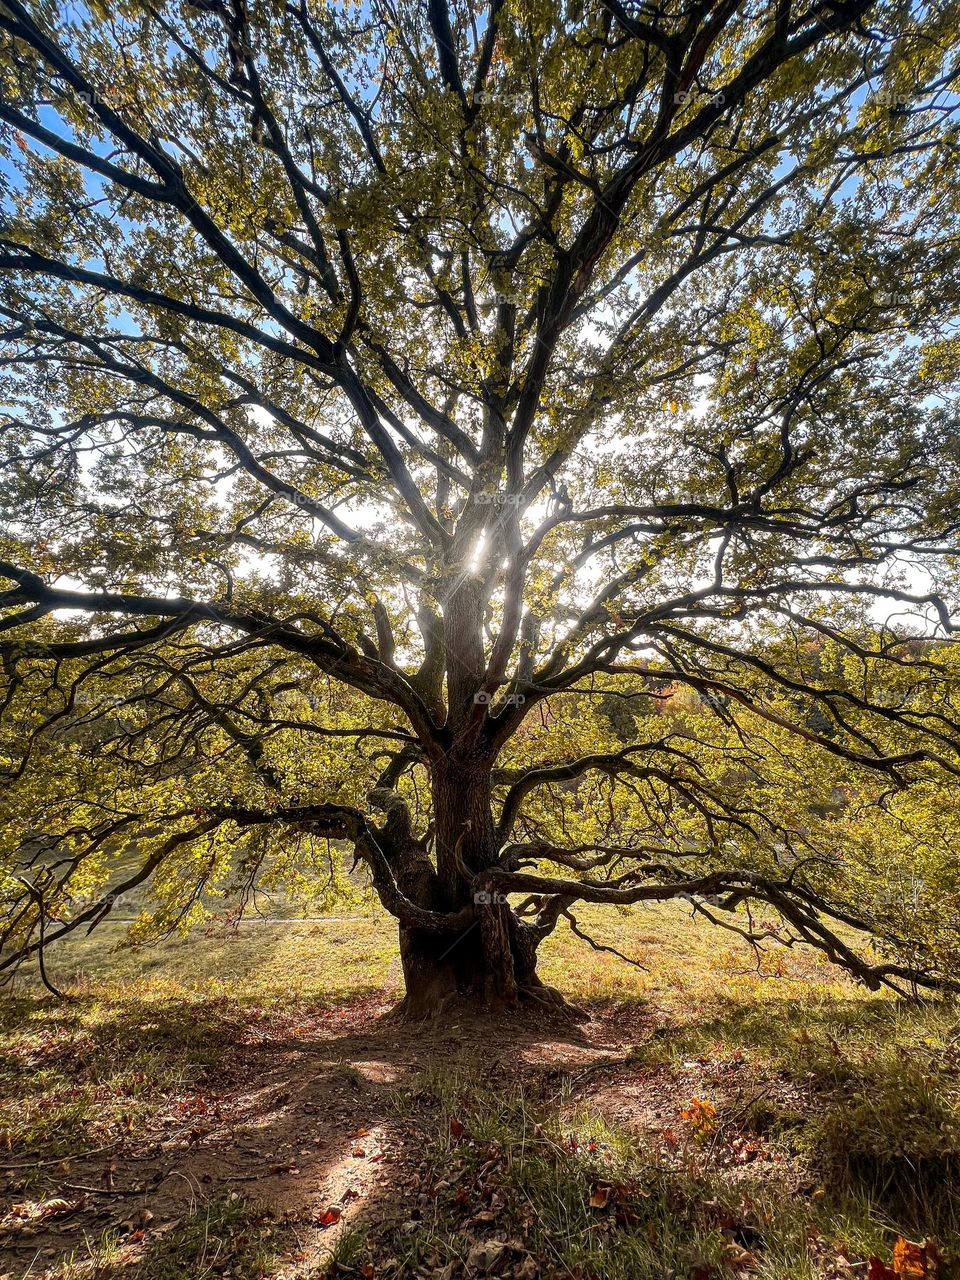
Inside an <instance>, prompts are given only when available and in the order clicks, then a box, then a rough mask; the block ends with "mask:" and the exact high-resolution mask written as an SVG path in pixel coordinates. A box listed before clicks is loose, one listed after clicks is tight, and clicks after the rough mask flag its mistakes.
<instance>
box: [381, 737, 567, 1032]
mask: <svg viewBox="0 0 960 1280" xmlns="http://www.w3.org/2000/svg"><path fill="white" fill-rule="evenodd" d="M432 781H433V825H434V833H435V845H436V870H435V871H434V868H433V865H432V863H431V861H430V859H429V857H428V856H427V854H426V852H425V851H424V850H423V849H421V848H419V846H418V848H417V850H416V852H414V851H412V850H408V851H407V854H406V856H405V857H404V858H403V859H401V860H400V861H399V863H398V864H397V865H396V868H395V874H397V879H398V883H399V884H400V887H401V888H402V889H403V891H404V893H405V894H407V896H409V897H411V898H413V900H414V901H416V902H417V903H418V904H419V905H421V906H425V907H429V908H431V909H432V910H444V911H450V912H455V911H459V910H461V909H462V908H463V907H464V906H467V905H469V906H471V907H472V909H473V918H472V920H471V922H470V923H469V924H467V925H465V926H464V927H463V929H462V930H461V931H460V932H459V933H453V934H450V933H439V934H438V933H430V932H428V931H426V930H422V929H412V928H408V927H406V926H403V925H401V926H400V960H401V964H402V966H403V978H404V985H405V988H406V995H405V996H404V999H403V1001H402V1002H401V1004H400V1005H399V1007H398V1009H397V1010H396V1012H397V1014H398V1015H400V1016H401V1017H403V1018H405V1019H412V1020H417V1021H419V1020H421V1019H425V1018H434V1017H437V1016H439V1015H440V1014H442V1013H443V1012H444V1011H446V1010H448V1009H449V1008H450V1007H451V1006H452V1005H454V1004H461V1005H462V1006H464V1010H465V1011H475V1012H477V1013H479V1012H481V1011H483V1010H488V1009H493V1008H496V1009H503V1008H504V1007H515V1006H517V1005H518V1004H519V1003H520V1001H521V1000H524V999H528V998H529V999H532V1000H534V1001H537V1002H539V1003H542V1004H549V1005H551V1006H554V1007H561V1006H563V1004H564V1001H563V998H562V997H561V996H560V995H559V993H558V992H553V991H551V989H550V988H548V987H545V986H544V985H543V984H542V983H541V981H540V979H539V978H538V977H537V973H536V963H537V960H536V947H537V942H538V941H539V938H538V937H537V936H536V934H535V931H534V930H533V929H531V927H530V926H529V925H527V924H524V923H523V922H522V921H520V920H519V919H518V918H517V916H516V915H515V914H514V912H513V911H512V909H511V907H510V905H509V903H508V902H507V900H506V897H505V896H504V895H502V894H497V893H489V892H485V891H483V890H481V891H479V892H475V890H474V886H473V884H472V883H471V882H472V881H473V879H474V877H475V876H477V875H478V874H481V873H482V872H483V871H484V870H487V869H489V868H490V867H491V866H493V865H494V863H495V862H496V857H497V849H496V847H495V841H494V823H493V813H492V809H491V799H490V793H491V785H490V764H489V762H488V761H485V760H482V759H476V758H470V757H464V756H457V757H455V758H453V757H447V758H445V759H444V760H442V761H441V762H439V764H437V765H435V766H434V770H433V776H432Z"/></svg>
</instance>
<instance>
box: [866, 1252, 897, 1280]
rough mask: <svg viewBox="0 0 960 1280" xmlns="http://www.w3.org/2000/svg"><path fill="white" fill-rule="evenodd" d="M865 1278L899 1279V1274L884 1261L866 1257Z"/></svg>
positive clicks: (874, 1279)
mask: <svg viewBox="0 0 960 1280" xmlns="http://www.w3.org/2000/svg"><path fill="white" fill-rule="evenodd" d="M867 1280H899V1276H898V1275H897V1273H896V1272H895V1271H894V1270H893V1268H892V1267H888V1266H887V1264H886V1263H885V1262H881V1261H880V1259H879V1258H874V1257H871V1258H868V1259H867Z"/></svg>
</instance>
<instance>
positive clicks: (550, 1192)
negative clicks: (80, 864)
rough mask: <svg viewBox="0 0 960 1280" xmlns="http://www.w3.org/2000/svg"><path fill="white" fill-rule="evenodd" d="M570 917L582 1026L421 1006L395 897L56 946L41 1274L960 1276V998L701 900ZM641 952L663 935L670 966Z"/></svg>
mask: <svg viewBox="0 0 960 1280" xmlns="http://www.w3.org/2000/svg"><path fill="white" fill-rule="evenodd" d="M582 923H584V924H585V925H587V926H588V927H589V929H590V932H591V933H592V935H593V936H594V937H595V939H596V940H597V941H598V942H600V943H602V944H604V945H606V946H611V947H615V948H616V949H617V950H619V951H622V952H623V953H624V954H626V955H628V956H630V957H631V958H633V959H634V960H636V961H637V965H630V964H625V963H624V962H623V961H622V960H621V959H619V958H617V957H616V956H614V955H613V954H611V953H609V952H605V951H597V950H593V949H591V948H590V947H588V946H586V945H585V944H584V943H583V942H581V941H580V940H578V939H576V938H574V937H573V936H572V935H571V934H570V933H569V932H568V931H566V930H563V931H558V933H557V934H556V936H555V937H554V938H552V939H551V940H550V942H549V945H548V947H547V948H546V949H545V952H544V955H543V963H542V971H543V974H544V977H545V978H546V979H547V980H548V981H550V982H552V983H554V984H555V985H557V986H559V987H561V988H562V989H563V990H564V991H565V992H566V993H567V994H568V996H569V997H571V998H572V999H573V1000H575V1001H576V1002H577V1003H578V1004H580V1005H581V1006H582V1007H583V1008H585V1009H586V1010H587V1011H588V1012H589V1013H590V1015H591V1016H590V1021H589V1022H588V1023H586V1024H585V1025H584V1026H582V1027H581V1028H577V1029H573V1028H570V1029H568V1030H564V1029H562V1028H560V1029H558V1028H557V1027H556V1026H550V1025H547V1024H540V1023H538V1022H536V1021H534V1022H533V1023H530V1022H529V1020H527V1021H524V1020H522V1019H511V1018H505V1019H503V1020H501V1021H500V1022H498V1023H497V1024H495V1025H493V1026H490V1025H484V1024H481V1025H478V1026H472V1025H460V1024H456V1025H454V1026H451V1027H427V1028H397V1027H396V1026H395V1025H394V1024H391V1023H389V1022H386V1023H384V1022H382V1021H380V1016H381V1015H382V1014H383V1013H384V1012H385V1011H386V1010H387V1009H388V1008H389V1005H390V1003H391V1001H392V1000H393V999H395V998H396V996H397V995H398V994H399V989H400V987H399V978H400V972H399V963H398V958H397V952H396V943H395V937H394V934H393V931H392V929H391V926H390V924H389V922H388V921H387V920H385V919H384V918H383V917H382V916H381V915H379V914H376V913H370V914H367V915H361V916H359V917H357V918H353V919H342V920H330V921H326V922H324V923H322V924H316V923H303V922H291V923H286V924H254V923H249V924H242V925H240V926H239V928H238V929H236V930H233V931H224V930H218V931H217V932H215V933H211V934H209V935H204V934H195V935H192V936H190V937H188V938H185V939H179V940H176V941H170V942H167V943H164V944H161V945H158V946H155V947H152V948H150V949H147V950H129V949H127V950H124V949H122V948H121V949H115V948H114V949H111V946H113V945H114V944H115V943H116V942H118V941H119V940H120V938H121V937H122V934H121V931H120V930H119V929H117V928H116V927H111V928H110V929H109V930H108V929H104V930H102V931H101V932H100V934H99V935H97V936H95V937H94V938H91V939H86V940H84V941H83V942H82V943H75V944H71V945H70V946H69V947H67V946H64V947H62V948H61V950H59V951H54V950H51V953H50V958H49V969H50V973H51V977H53V978H54V980H55V981H56V982H57V983H58V984H59V985H60V986H61V987H62V988H63V989H64V990H65V991H66V993H67V994H68V995H69V996H70V1000H69V1001H68V1002H67V1003H66V1004H61V1003H58V1002H56V1001H55V1000H54V999H53V998H52V997H50V996H49V995H48V994H46V993H43V992H42V991H41V990H40V989H38V988H37V987H36V986H34V985H32V984H31V983H29V982H27V981H25V980H23V979H21V980H20V981H19V985H18V987H17V989H16V990H14V991H13V992H10V993H8V994H7V995H6V996H5V997H4V998H3V1000H2V1001H0V1055H2V1056H0V1094H2V1097H0V1156H2V1157H3V1158H2V1160H0V1188H2V1189H3V1200H2V1205H0V1212H2V1214H3V1217H2V1218H0V1251H2V1258H3V1261H2V1263H0V1275H6V1276H8V1277H9V1278H10V1280H14V1278H16V1280H21V1277H30V1278H31V1280H38V1278H39V1277H44V1278H48V1277H49V1278H51V1280H52V1278H53V1277H56V1278H57V1280H80V1277H85V1276H89V1277H92V1278H93V1280H120V1278H121V1277H130V1278H132V1280H173V1278H174V1277H178V1278H179V1277H187V1278H189V1280H202V1278H206V1277H214V1276H218V1277H219V1276H222V1277H234V1278H237V1277H243V1278H244V1280H253V1278H254V1277H260V1276H268V1275H279V1276H284V1277H320V1276H332V1275H344V1276H361V1277H367V1280H369V1278H370V1277H379V1276H383V1277H394V1276H396V1277H401V1276H403V1277H405V1276H423V1277H435V1278H436V1280H455V1278H456V1277H460V1276H463V1277H468V1276H481V1275H489V1276H509V1277H514V1278H515V1280H533V1278H534V1277H537V1276H546V1277H558V1278H559V1277H573V1278H574V1280H605V1278H607V1277H609V1278H610V1280H632V1278H634V1277H640V1278H641V1280H643V1278H646V1277H649V1278H650V1280H654V1278H657V1280H660V1278H661V1277H677V1280H681V1278H683V1280H722V1278H723V1277H728V1276H730V1277H752V1276H759V1277H761V1278H762V1277H766V1278H768V1280H780V1278H782V1280H827V1278H829V1280H833V1278H840V1277H850V1278H851V1280H852V1278H854V1277H867V1278H868V1280H888V1278H889V1277H892V1276H914V1277H917V1276H939V1277H948V1276H953V1275H957V1274H958V1271H957V1267H956V1264H955V1262H954V1258H955V1257H956V1256H957V1254H958V1251H960V1189H958V1180H960V1012H958V1010H957V1009H956V1008H955V1006H952V1005H945V1004H940V1003H930V1004H926V1005H922V1006H921V1005H909V1004H907V1003H905V1002H902V1001H898V1000H895V999H893V998H891V997H886V996H876V995H872V994H870V993H867V992H864V991H863V990H862V989H861V988H859V987H856V986H855V985H854V984H852V983H850V982H849V981H847V980H846V979H845V978H844V977H843V976H842V975H840V974H839V973H838V971H836V970H835V969H833V968H831V967H830V966H829V965H828V964H827V962H826V961H824V960H823V959H822V958H820V957H818V956H815V955H811V954H803V953H800V952H780V953H774V954H773V955H771V956H769V957H768V958H766V959H765V960H764V962H763V964H762V965H759V966H758V963H757V958H756V957H755V956H754V955H753V953H752V952H751V951H750V950H749V949H748V948H747V947H746V946H745V945H744V944H743V943H741V942H740V941H739V940H738V939H737V938H736V937H735V936H734V935H732V934H728V933H718V932H717V931H716V930H714V929H712V928H710V927H709V926H705V925H703V924H701V923H699V922H696V921H694V920H692V919H691V918H690V917H689V915H688V914H687V913H686V912H685V911H684V910H683V909H682V908H681V907H677V906H670V907H656V908H647V909H643V910H633V911H631V912H628V913H627V912H625V913H623V914H616V913H615V914H603V913H599V912H589V911H584V912H583V915H582ZM639 966H642V967H639Z"/></svg>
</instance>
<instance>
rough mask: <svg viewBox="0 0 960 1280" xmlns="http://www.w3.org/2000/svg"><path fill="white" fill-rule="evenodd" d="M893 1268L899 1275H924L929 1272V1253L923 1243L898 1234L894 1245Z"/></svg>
mask: <svg viewBox="0 0 960 1280" xmlns="http://www.w3.org/2000/svg"><path fill="white" fill-rule="evenodd" d="M893 1269H894V1271H895V1272H896V1273H897V1275H898V1276H912V1277H918V1276H919V1277H922V1276H925V1275H926V1274H927V1253H926V1250H925V1249H924V1247H923V1245H920V1244H914V1243H913V1241H912V1240H907V1239H905V1238H904V1237H903V1236H897V1242H896V1244H895V1245H894V1246H893Z"/></svg>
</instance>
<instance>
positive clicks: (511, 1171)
mask: <svg viewBox="0 0 960 1280" xmlns="http://www.w3.org/2000/svg"><path fill="white" fill-rule="evenodd" d="M543 1086H544V1087H543V1088H541V1089H540V1090H539V1091H538V1089H537V1087H536V1083H535V1082H534V1083H531V1082H529V1081H528V1082H527V1083H526V1085H525V1087H523V1088H522V1089H521V1088H519V1087H517V1088H515V1089H512V1090H508V1091H496V1090H490V1089H489V1088H486V1087H485V1086H484V1084H483V1082H482V1077H481V1076H480V1075H474V1076H473V1077H471V1076H470V1074H469V1072H468V1071H467V1070H465V1069H460V1070H459V1071H458V1070H454V1071H450V1072H447V1073H445V1072H444V1070H443V1069H442V1067H435V1068H434V1069H433V1070H432V1071H430V1072H427V1073H425V1074H424V1075H423V1076H422V1077H421V1078H420V1079H419V1081H418V1082H417V1083H416V1084H415V1085H412V1086H411V1085H408V1086H407V1087H406V1088H405V1089H403V1090H401V1091H398V1094H397V1105H398V1106H399V1107H400V1108H401V1109H404V1108H406V1107H408V1106H410V1105H411V1103H412V1102H413V1101H414V1100H416V1099H419V1100H420V1101H422V1102H423V1101H425V1102H428V1103H432V1104H435V1105H437V1106H438V1107H439V1108H440V1112H441V1120H440V1123H439V1124H438V1125H437V1129H436V1134H435V1137H434V1140H433V1142H432V1143H431V1144H430V1145H429V1146H428V1147H427V1148H426V1149H425V1155H426V1158H427V1161H428V1163H429V1176H428V1177H427V1180H426V1184H427V1185H431V1184H432V1185H431V1191H430V1196H429V1207H428V1208H427V1209H426V1210H424V1212H423V1215H422V1221H420V1222H418V1223H417V1224H416V1226H415V1229H414V1230H406V1231H402V1232H399V1233H396V1234H395V1235H394V1236H392V1237H391V1238H390V1240H389V1241H388V1242H384V1241H382V1240H381V1241H380V1242H378V1248H379V1251H380V1252H381V1253H383V1252H384V1251H386V1252H388V1253H390V1254H391V1255H392V1256H393V1257H395V1258H396V1260H397V1270H396V1274H397V1275H398V1276H400V1275H412V1274H415V1273H417V1270H418V1268H427V1269H428V1273H431V1272H429V1268H443V1267H448V1266H450V1267H453V1268H454V1271H453V1272H452V1274H458V1275H459V1274H461V1272H460V1271H459V1270H458V1269H457V1268H460V1267H462V1266H464V1265H465V1264H466V1263H467V1261H468V1250H469V1240H470V1239H471V1238H472V1236H473V1234H474V1233H475V1232H476V1230H477V1225H476V1224H477V1223H478V1221H482V1222H483V1224H484V1225H483V1226H482V1227H480V1232H481V1235H480V1238H481V1241H482V1240H483V1239H484V1238H486V1239H487V1240H489V1241H493V1242H499V1243H504V1242H507V1244H508V1250H507V1253H508V1254H509V1256H510V1257H511V1259H512V1260H513V1262H514V1263H515V1264H516V1265H522V1259H523V1258H525V1257H530V1258H533V1259H536V1260H537V1267H538V1270H537V1271H536V1272H533V1271H531V1272H530V1274H531V1276H532V1275H543V1276H545V1277H558V1278H559V1277H561V1276H567V1277H574V1278H575V1280H593V1278H602V1280H661V1278H663V1277H671V1276H674V1277H695V1278H696V1280H707V1278H708V1277H717V1278H718V1280H719V1277H722V1276H728V1275H739V1274H744V1275H747V1274H749V1275H753V1276H758V1277H761V1278H764V1280H815V1278H821V1277H823V1276H824V1275H831V1276H833V1275H845V1274H849V1275H855V1274H859V1273H862V1272H858V1270H857V1268H858V1267H859V1268H862V1269H865V1268H866V1263H867V1260H868V1259H869V1258H870V1257H871V1256H875V1257H880V1258H883V1259H885V1260H886V1261H887V1262H888V1263H889V1261H890V1256H891V1251H892V1245H893V1242H894V1240H895V1239H896V1236H897V1235H900V1234H904V1235H910V1234H911V1233H913V1234H916V1233H917V1232H918V1231H919V1234H920V1237H921V1238H922V1236H923V1235H924V1234H926V1232H925V1231H924V1230H923V1229H924V1228H925V1227H927V1228H929V1227H931V1226H933V1225H936V1226H937V1227H938V1228H939V1238H940V1242H941V1245H942V1246H943V1248H944V1250H945V1251H947V1252H945V1258H944V1261H943V1263H942V1266H941V1270H940V1275H941V1276H950V1275H955V1274H957V1272H956V1269H955V1262H954V1261H953V1258H955V1257H956V1256H957V1249H958V1247H960V1235H958V1233H957V1223H958V1220H957V1217H956V1213H957V1208H958V1204H960V1187H958V1185H957V1183H956V1181H954V1182H952V1183H951V1182H942V1181H939V1180H938V1178H937V1177H936V1176H934V1175H931V1176H928V1175H926V1174H924V1172H923V1171H919V1172H918V1175H917V1179H916V1184H915V1190H917V1191H919V1190H920V1189H921V1188H923V1189H925V1190H926V1192H927V1193H929V1195H930V1196H931V1197H933V1199H930V1200H928V1201H927V1203H926V1204H925V1205H923V1206H918V1203H917V1202H914V1204H913V1206H912V1211H911V1210H910V1209H908V1210H907V1211H906V1212H903V1213H899V1214H898V1213H897V1212H895V1211H892V1208H891V1204H890V1201H889V1197H887V1196H885V1195H884V1194H883V1192H882V1191H881V1190H879V1189H877V1188H874V1189H872V1190H871V1189H870V1188H869V1187H868V1186H866V1185H864V1184H863V1183H860V1182H858V1181H857V1179H856V1178H853V1177H851V1178H847V1179H839V1180H832V1181H829V1182H828V1186H826V1187H825V1186H824V1185H823V1184H820V1185H818V1186H817V1187H816V1188H815V1189H814V1191H813V1194H812V1195H810V1194H804V1195H800V1196H798V1195H797V1194H796V1187H795V1185H793V1184H792V1182H791V1181H790V1178H789V1177H787V1178H785V1179H779V1178H778V1177H777V1176H772V1177H771V1176H756V1177H753V1176H747V1177H743V1178H739V1179H737V1180H736V1182H732V1181H731V1180H730V1179H729V1178H727V1177H724V1176H723V1174H722V1172H721V1171H720V1170H719V1169H718V1168H717V1167H716V1164H715V1162H714V1161H713V1160H712V1159H711V1155H712V1151H711V1150H710V1143H708V1142H698V1141H697V1140H696V1137H695V1135H694V1134H693V1133H692V1132H690V1133H687V1134H686V1135H684V1137H683V1139H682V1140H681V1143H680V1146H679V1149H678V1153H677V1155H676V1158H674V1159H673V1160H671V1161H665V1160H663V1159H661V1158H659V1157H658V1156H657V1155H656V1154H655V1153H652V1152H651V1151H650V1149H649V1145H648V1144H646V1143H640V1142H638V1140H637V1139H636V1137H634V1136H633V1135H631V1134H630V1133H629V1132H626V1131H624V1130H622V1129H619V1128H618V1127H616V1126H612V1125H610V1124H608V1123H606V1122H605V1121H604V1120H603V1119H602V1118H601V1117H598V1115H597V1114H596V1112H595V1111H594V1110H592V1109H590V1108H588V1107H584V1106H583V1105H582V1104H580V1103H577V1102H576V1101H575V1100H574V1099H572V1098H571V1097H570V1095H569V1093H568V1092H567V1091H565V1090H563V1089H561V1090H560V1091H559V1093H557V1092H556V1091H555V1088H554V1086H553V1085H552V1083H548V1079H547V1076H546V1075H545V1076H544V1078H543ZM832 1114H834V1115H836V1114H839V1112H837V1111H834V1112H833V1113H832ZM718 1118H719V1119H720V1120H721V1121H722V1115H721V1116H719V1117H718ZM767 1118H768V1120H769V1119H776V1118H777V1117H776V1116H775V1114H774V1115H770V1116H768V1117H767ZM874 1118H875V1119H876V1120H882V1119H883V1120H885V1119H886V1118H885V1117H882V1116H881V1114H880V1112H879V1110H878V1111H877V1112H875V1113H874ZM856 1125H857V1118H853V1119H852V1123H851V1126H850V1128H849V1129H848V1130H847V1131H846V1132H845V1133H844V1135H843V1141H844V1142H845V1141H848V1140H849V1138H850V1133H851V1131H854V1132H855V1131H856ZM452 1126H455V1127H452ZM821 1126H822V1118H821V1117H815V1118H812V1119H811V1120H810V1121H808V1122H804V1121H803V1120H801V1119H799V1117H797V1116H793V1117H792V1118H791V1124H790V1129H791V1131H793V1132H797V1130H798V1128H799V1135H798V1136H799V1137H800V1138H801V1141H811V1142H812V1141H813V1140H814V1139H815V1138H818V1139H819V1141H820V1142H823V1140H824V1131H823V1129H822V1127H821ZM866 1131H867V1132H870V1131H872V1130H870V1127H869V1126H867V1130H866ZM839 1150H840V1147H839V1145H837V1146H825V1147H822V1148H818V1149H813V1150H811V1151H810V1153H809V1154H810V1156H811V1159H810V1166H809V1167H810V1171H811V1174H816V1173H817V1172H818V1171H819V1172H823V1173H824V1174H825V1175H826V1174H827V1172H828V1170H827V1166H828V1165H830V1164H832V1163H833V1161H834V1160H835V1159H836V1157H837V1156H838V1154H839ZM791 1176H792V1171H791ZM888 1190H889V1188H888ZM934 1202H935V1203H934ZM901 1207H902V1206H901ZM918 1208H919V1213H918V1212H916V1211H917V1210H918ZM928 1211H929V1212H932V1213H933V1214H934V1215H935V1216H934V1218H933V1219H932V1221H931V1220H926V1221H925V1220H924V1215H925V1213H926V1212H928ZM408 1225H409V1224H408ZM465 1241H467V1242H468V1243H467V1244H465V1243H464V1242H465ZM491 1248H494V1249H495V1248H496V1245H495V1244H493V1245H491ZM949 1250H952V1251H953V1253H952V1254H950V1253H949ZM351 1256H352V1257H353V1258H357V1257H363V1256H365V1254H364V1251H363V1250H362V1249H361V1248H360V1246H359V1244H358V1242H357V1240H356V1239H353V1240H352V1241H351ZM847 1263H850V1264H852V1266H853V1268H854V1269H853V1270H850V1271H845V1270H843V1269H841V1270H836V1269H835V1268H837V1267H838V1266H841V1264H843V1265H844V1266H845V1265H846V1264H847ZM331 1274H339V1272H338V1271H337V1268H336V1267H333V1268H331ZM391 1274H393V1273H391ZM431 1274H432V1273H431ZM508 1274H513V1273H512V1272H508Z"/></svg>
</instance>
